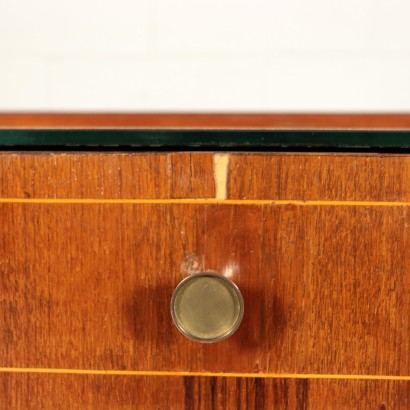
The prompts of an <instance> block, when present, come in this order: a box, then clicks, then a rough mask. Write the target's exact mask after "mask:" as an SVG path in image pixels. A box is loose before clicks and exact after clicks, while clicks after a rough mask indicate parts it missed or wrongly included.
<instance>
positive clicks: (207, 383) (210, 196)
mask: <svg viewBox="0 0 410 410" xmlns="http://www.w3.org/2000/svg"><path fill="white" fill-rule="evenodd" d="M227 155H228V161H229V162H228V167H227V184H226V198H222V199H221V198H219V199H216V198H215V196H216V195H217V191H218V189H217V185H218V183H220V182H218V176H216V177H215V174H214V160H215V158H214V154H212V153H178V154H177V153H140V154H132V153H126V154H121V153H115V154H108V153H104V154H103V153H67V154H66V153H3V154H1V155H0V181H1V184H0V312H1V314H0V340H1V341H2V343H1V344H0V361H1V363H0V367H2V371H1V373H0V405H1V406H3V407H2V408H82V407H87V406H88V407H89V408H99V404H98V403H106V408H144V407H143V403H145V406H146V407H145V408H181V406H182V407H183V406H185V407H186V408H212V403H213V406H214V407H213V408H223V407H224V406H225V407H227V406H228V408H229V407H231V408H232V407H233V408H235V406H236V407H239V408H256V409H259V408H272V406H273V404H274V403H279V404H277V407H276V408H306V409H320V408H342V409H345V408H346V409H347V408H352V406H353V407H354V405H352V403H356V407H354V408H363V409H365V408H379V409H382V408H385V409H387V408H389V409H390V408H399V409H401V408H402V409H405V408H408V406H409V402H410V398H409V395H410V382H409V381H408V376H409V375H410V345H409V334H410V315H409V307H410V257H409V249H410V208H409V204H410V183H409V182H410V181H409V178H410V156H406V155H381V154H374V155H365V154H345V155H342V154H338V155H332V154H308V155H307V154H297V155H296V154H292V155H290V154H241V153H235V154H227ZM218 192H219V191H218ZM268 200H270V202H269V201H268ZM277 201H279V202H277ZM280 201H282V202H280ZM306 201H307V202H306ZM311 201H314V202H311ZM192 258H196V259H197V260H198V261H199V263H200V265H201V268H202V269H206V270H215V271H218V272H221V273H223V274H225V275H228V276H230V277H231V279H232V280H234V281H235V283H237V284H238V286H239V287H240V289H241V291H242V293H243V296H244V301H245V316H244V319H243V323H242V325H241V326H240V328H239V330H238V331H237V332H236V333H235V335H233V336H232V337H231V338H229V339H227V340H225V341H223V342H220V343H217V344H199V343H196V342H193V341H190V340H188V339H186V338H185V337H184V336H183V335H181V334H180V333H179V332H178V330H177V329H176V328H175V327H174V326H173V324H172V320H171V315H170V312H169V302H170V298H171V295H172V292H173V289H174V288H175V286H176V285H177V284H178V282H179V281H180V280H181V279H183V278H184V277H185V276H186V275H187V274H188V272H187V269H186V267H187V263H188V262H189V260H191V259H192ZM16 368H17V369H20V370H19V371H22V372H21V373H11V371H12V369H16ZM25 368H45V369H60V370H61V373H64V369H71V370H83V371H85V373H86V372H87V370H89V371H92V370H118V371H128V370H130V371H141V372H144V371H145V372H147V371H154V372H157V373H156V375H151V376H147V375H146V376H137V375H134V376H121V375H91V374H74V375H73V374H71V375H69V374H44V373H40V374H27V373H25V372H24V369H25ZM165 371H169V372H174V373H175V375H174V376H170V375H165V374H164V375H161V372H165ZM178 371H182V372H184V374H188V373H189V372H199V373H203V374H204V376H206V375H208V376H209V373H212V374H216V373H220V372H226V373H232V372H234V373H235V372H238V373H258V374H259V375H262V376H263V375H264V374H266V375H273V374H274V375H276V376H278V377H281V375H283V377H286V375H287V374H291V375H299V376H297V377H298V378H299V379H298V380H287V379H283V378H282V379H281V378H279V379H270V378H266V379H265V378H262V379H255V380H254V379H253V378H251V377H248V378H237V379H235V378H225V377H218V378H215V377H204V378H202V377H195V378H194V377H185V378H183V377H181V376H178V374H177V373H176V372H178ZM310 374H314V375H324V376H326V375H329V378H328V379H326V378H325V379H323V380H314V379H311V378H310V377H309V375H310ZM303 375H306V378H304V377H303ZM335 375H341V376H343V375H345V376H346V377H347V378H348V377H353V376H354V375H362V376H363V377H366V375H370V376H372V375H373V376H378V377H380V378H381V379H383V378H385V377H387V378H388V377H391V376H397V377H398V378H399V379H400V377H401V378H402V380H352V379H347V378H346V379H342V380H335V379H332V378H333V377H334V376H335ZM276 376H275V377H276ZM292 377H293V376H292ZM406 380H407V381H406ZM56 391H58V392H59V393H58V394H55V392H56ZM200 398H201V399H200ZM99 400H101V401H99ZM224 403H225V404H224ZM226 403H228V404H226ZM272 403H273V404H272ZM329 403H330V404H329ZM332 403H333V404H332ZM247 404H248V405H247ZM241 406H242V407H241ZM286 406H287V407H286ZM383 406H384V407H383ZM273 407H274V406H273ZM101 408H102V407H101Z"/></svg>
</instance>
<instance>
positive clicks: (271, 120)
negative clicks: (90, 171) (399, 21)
mask: <svg viewBox="0 0 410 410" xmlns="http://www.w3.org/2000/svg"><path fill="white" fill-rule="evenodd" d="M67 127H68V128H276V129H277V128H289V129H306V128H311V129H320V128H332V129H410V114H382V113H378V114H337V113H335V114H272V113H266V114H251V113H249V114H246V113H241V114H235V113H225V114H210V113H209V114H206V113H203V114H200V113H198V114H182V113H180V114H177V113H163V114H154V113H152V114H141V113H140V114H138V113H134V114H132V113H128V114H127V113H122V114H121V113H120V114H110V113H105V114H101V113H100V114H98V113H83V114H80V113H54V114H52V113H42V114H39V113H37V114H36V113H0V128H67Z"/></svg>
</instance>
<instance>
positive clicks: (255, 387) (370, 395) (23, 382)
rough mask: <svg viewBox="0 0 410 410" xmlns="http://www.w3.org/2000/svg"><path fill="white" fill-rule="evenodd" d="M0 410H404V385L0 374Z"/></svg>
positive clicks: (407, 392)
mask: <svg viewBox="0 0 410 410" xmlns="http://www.w3.org/2000/svg"><path fill="white" fill-rule="evenodd" d="M1 387H2V388H3V389H2V390H3V392H4V393H5V394H4V395H3V396H1V397H0V409H1V410H9V409H10V408H12V409H21V410H25V409H33V410H37V409H55V410H60V409H61V410H65V409H100V408H104V409H122V410H126V409H143V410H145V409H171V410H174V409H175V410H180V409H187V410H208V409H238V410H245V409H246V410H264V409H266V410H268V409H281V410H329V409H333V410H351V409H356V410H408V408H409V407H410V382H391V381H371V380H370V381H369V380H361V381H352V380H308V379H300V380H289V379H254V378H247V379H246V378H238V379H235V378H221V377H127V376H115V377H112V376H88V375H84V376H83V375H82V376H77V375H42V374H0V388H1Z"/></svg>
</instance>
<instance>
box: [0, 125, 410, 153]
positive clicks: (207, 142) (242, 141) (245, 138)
mask: <svg viewBox="0 0 410 410" xmlns="http://www.w3.org/2000/svg"><path fill="white" fill-rule="evenodd" d="M0 148H1V149H36V148H38V149H44V150H52V149H77V148H78V149H80V148H83V149H87V148H94V149H114V148H117V149H121V148H128V149H133V148H135V149H159V150H160V149H176V150H195V149H200V150H201V149H202V150H206V149H209V150H211V149H219V150H224V149H227V150H228V149H240V150H244V151H246V150H275V149H307V150H309V149H311V150H329V149H330V150H331V149H335V150H339V151H340V150H349V149H358V150H364V151H366V150H369V151H371V150H375V149H376V150H377V149H380V150H383V149H385V150H387V151H388V150H403V151H404V150H408V149H409V148H410V131H377V130H369V131H364V130H350V131H349V130H329V131H326V130H317V131H315V130H306V131H303V130H294V131H292V130H254V129H252V130H237V129H236V130H226V129H225V130H186V129H181V130H177V129H169V130H164V129H158V130H155V129H147V130H143V129H135V130H132V129H117V130H116V129H96V130H90V129H86V130H79V129H73V130H70V129H55V130H51V129H46V130H39V129H35V130H29V129H27V130H24V129H0Z"/></svg>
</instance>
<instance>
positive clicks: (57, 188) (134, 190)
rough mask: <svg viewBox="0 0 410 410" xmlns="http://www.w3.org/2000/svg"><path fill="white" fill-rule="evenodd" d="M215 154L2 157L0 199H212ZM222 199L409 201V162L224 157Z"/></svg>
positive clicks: (377, 157) (362, 157)
mask: <svg viewBox="0 0 410 410" xmlns="http://www.w3.org/2000/svg"><path fill="white" fill-rule="evenodd" d="M213 156H214V154H212V153H206V152H187V153H116V154H112V153H52V152H50V153H35V154H33V153H27V152H26V153H23V152H20V153H5V152H3V153H1V152H0V181H1V184H0V197H3V198H95V199H104V198H105V199H121V198H123V199H133V198H134V199H138V198H140V199H172V198H215V195H216V192H215V181H214V168H213ZM227 198H228V199H273V200H274V199H284V200H287V199H288V200H304V201H306V200H340V201H410V156H409V155H393V154H389V155H386V154H274V153H269V154H264V153H257V154H245V153H230V154H229V164H228V179H227Z"/></svg>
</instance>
